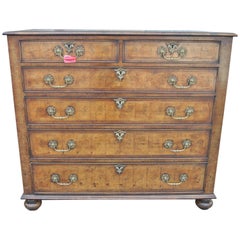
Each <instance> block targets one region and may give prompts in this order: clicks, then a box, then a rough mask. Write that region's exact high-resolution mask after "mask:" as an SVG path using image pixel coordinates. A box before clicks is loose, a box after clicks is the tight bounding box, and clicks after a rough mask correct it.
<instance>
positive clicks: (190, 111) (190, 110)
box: [166, 107, 194, 120]
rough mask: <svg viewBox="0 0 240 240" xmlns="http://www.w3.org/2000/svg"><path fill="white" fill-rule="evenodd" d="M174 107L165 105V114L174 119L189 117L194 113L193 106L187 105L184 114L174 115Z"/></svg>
mask: <svg viewBox="0 0 240 240" xmlns="http://www.w3.org/2000/svg"><path fill="white" fill-rule="evenodd" d="M175 113H176V108H175V107H167V108H166V115H167V116H169V117H171V118H173V119H175V120H184V119H187V118H189V117H190V116H191V115H192V114H193V113H194V108H193V107H187V108H186V109H185V116H175Z"/></svg>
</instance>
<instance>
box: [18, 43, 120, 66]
mask: <svg viewBox="0 0 240 240" xmlns="http://www.w3.org/2000/svg"><path fill="white" fill-rule="evenodd" d="M20 49H21V61H22V62H59V63H66V64H67V63H75V62H76V63H77V62H103V61H105V62H117V61H118V52H119V51H118V41H110V40H102V41H101V40H99V41H98V40H92V41H91V40H79V39H73V40H69V41H67V40H61V39H60V40H45V39H44V40H32V41H31V40H24V41H21V42H20Z"/></svg>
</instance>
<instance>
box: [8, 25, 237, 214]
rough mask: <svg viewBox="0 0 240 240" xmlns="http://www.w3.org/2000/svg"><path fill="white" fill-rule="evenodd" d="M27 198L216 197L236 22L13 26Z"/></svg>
mask: <svg viewBox="0 0 240 240" xmlns="http://www.w3.org/2000/svg"><path fill="white" fill-rule="evenodd" d="M4 34H6V35H8V44H9V55H10V63H11V72H12V82H13V94H14V102H15V109H16V120H17V128H18V139H19V149H20V158H21V167H22V179H23V188H24V193H23V195H22V198H23V199H25V206H26V207H27V208H28V209H29V210H35V209H37V208H38V207H40V205H41V201H42V200H47V199H99V198H102V199H130V198H133V199H166V198H174V199H176V198H178V199H196V204H197V206H198V207H200V208H201V209H208V208H210V207H211V206H212V199H213V198H215V195H214V181H215V174H216V167H217V159H218V151H219V141H220V135H221V126H222V120H223V110H224V102H225V95H226V87H227V79H228V68H229V63H230V54H231V44H232V37H233V36H235V34H232V33H208V32H161V31H135V32H134V31H77V30H68V31H67V30H66V31H63V30H28V31H15V32H6V33H4Z"/></svg>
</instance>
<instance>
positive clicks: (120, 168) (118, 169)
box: [114, 164, 126, 175]
mask: <svg viewBox="0 0 240 240" xmlns="http://www.w3.org/2000/svg"><path fill="white" fill-rule="evenodd" d="M125 167H126V165H124V164H116V165H114V168H115V171H116V173H117V174H119V175H120V174H122V173H123V170H124V169H125Z"/></svg>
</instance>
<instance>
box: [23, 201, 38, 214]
mask: <svg viewBox="0 0 240 240" xmlns="http://www.w3.org/2000/svg"><path fill="white" fill-rule="evenodd" d="M41 205H42V200H35V199H26V200H25V202H24V206H25V207H26V208H27V209H28V210H31V211H32V210H37V209H38V208H39V207H40V206H41Z"/></svg>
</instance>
